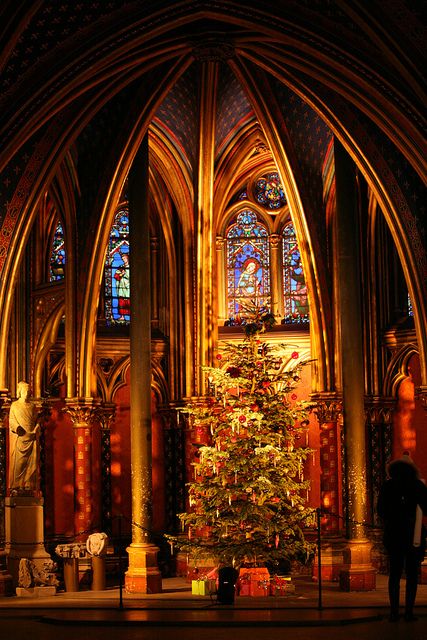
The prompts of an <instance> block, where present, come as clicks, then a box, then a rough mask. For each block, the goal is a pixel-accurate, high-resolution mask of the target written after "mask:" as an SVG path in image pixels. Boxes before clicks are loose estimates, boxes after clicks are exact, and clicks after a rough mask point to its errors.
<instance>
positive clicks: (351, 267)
mask: <svg viewBox="0 0 427 640" xmlns="http://www.w3.org/2000/svg"><path fill="white" fill-rule="evenodd" d="M335 182H336V220H335V224H336V227H335V231H336V235H335V239H336V246H335V251H336V265H337V268H336V278H337V295H338V314H339V336H340V338H339V339H340V343H341V344H340V346H341V367H342V369H341V373H342V396H343V418H344V438H345V455H346V461H345V462H346V465H345V466H346V473H347V478H346V482H347V502H348V509H347V513H348V538H349V540H348V546H347V548H346V549H345V551H344V567H343V570H342V571H341V574H340V586H341V589H343V590H346V591H350V590H358V591H368V590H371V589H375V573H376V572H375V569H374V568H373V566H372V563H371V547H372V545H371V543H370V542H369V540H368V539H367V531H366V526H365V523H366V522H367V518H368V488H367V482H366V463H367V456H366V437H365V408H364V389H365V378H364V359H363V335H362V311H363V308H362V302H361V296H362V292H361V287H362V282H361V280H362V278H361V267H360V242H359V234H360V224H359V215H358V210H357V201H358V199H357V191H356V177H355V165H354V163H353V161H352V160H351V158H350V157H349V156H348V154H347V153H346V151H345V150H344V148H343V147H342V146H341V144H340V143H339V142H337V141H335Z"/></svg>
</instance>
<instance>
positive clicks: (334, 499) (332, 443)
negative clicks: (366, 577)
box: [311, 392, 344, 581]
mask: <svg viewBox="0 0 427 640" xmlns="http://www.w3.org/2000/svg"><path fill="white" fill-rule="evenodd" d="M311 400H312V401H313V402H316V403H317V406H316V408H315V409H314V413H315V414H316V417H317V419H318V421H319V427H320V500H321V508H322V510H323V515H322V519H321V533H322V563H321V571H322V579H323V580H331V581H337V580H338V579H339V574H340V571H341V569H342V564H343V549H344V539H343V537H342V536H341V531H342V527H343V523H342V521H341V519H340V516H341V497H342V496H341V483H340V473H339V469H340V461H341V456H340V425H339V417H340V415H341V412H342V402H341V399H340V398H339V397H338V395H337V394H336V393H334V392H323V393H318V394H313V395H312V396H311ZM317 575H318V565H317V563H315V565H314V576H315V577H317Z"/></svg>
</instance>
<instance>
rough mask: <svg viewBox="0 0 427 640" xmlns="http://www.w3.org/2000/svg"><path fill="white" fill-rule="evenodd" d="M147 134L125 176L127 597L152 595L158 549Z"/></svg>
mask: <svg viewBox="0 0 427 640" xmlns="http://www.w3.org/2000/svg"><path fill="white" fill-rule="evenodd" d="M148 190H149V183H148V135H146V136H145V138H144V140H143V141H142V143H141V146H140V148H139V151H138V153H137V155H136V157H135V159H134V161H133V165H132V168H131V170H130V173H129V240H130V247H131V249H130V287H131V322H130V362H131V364H130V406H131V413H130V421H131V425H130V430H131V489H132V542H131V544H130V546H129V547H128V549H127V551H128V554H129V569H128V571H127V572H126V576H125V588H126V591H127V592H128V593H158V592H160V591H161V590H162V579H161V575H160V571H159V568H158V566H157V553H158V551H159V549H158V548H157V547H156V546H155V545H154V544H152V542H151V532H152V498H153V492H152V451H151V293H150V291H151V275H150V234H149V205H148Z"/></svg>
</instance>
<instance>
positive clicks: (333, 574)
mask: <svg viewBox="0 0 427 640" xmlns="http://www.w3.org/2000/svg"><path fill="white" fill-rule="evenodd" d="M345 547H346V540H344V539H343V538H337V539H336V540H325V541H324V542H322V549H321V552H322V555H321V560H320V570H321V575H322V580H325V581H329V582H338V581H339V579H340V572H341V570H342V568H343V563H344V560H343V553H344V549H345ZM317 560H318V559H317V554H316V559H315V560H314V564H313V574H312V575H313V579H314V580H318V578H319V565H318V561H317Z"/></svg>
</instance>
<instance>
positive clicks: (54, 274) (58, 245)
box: [49, 220, 66, 282]
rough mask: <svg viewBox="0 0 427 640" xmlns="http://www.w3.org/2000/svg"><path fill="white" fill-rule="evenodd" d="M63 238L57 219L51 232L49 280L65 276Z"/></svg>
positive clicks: (62, 231) (60, 278)
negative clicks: (52, 232)
mask: <svg viewBox="0 0 427 640" xmlns="http://www.w3.org/2000/svg"><path fill="white" fill-rule="evenodd" d="M65 258H66V255H65V239H64V230H63V228H62V224H61V222H60V221H59V220H58V222H57V224H56V228H55V233H54V234H53V240H52V248H51V251H50V264H49V282H55V281H56V280H63V279H64V277H65Z"/></svg>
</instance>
